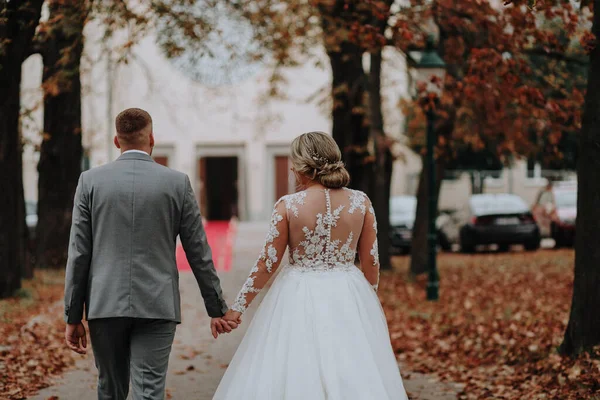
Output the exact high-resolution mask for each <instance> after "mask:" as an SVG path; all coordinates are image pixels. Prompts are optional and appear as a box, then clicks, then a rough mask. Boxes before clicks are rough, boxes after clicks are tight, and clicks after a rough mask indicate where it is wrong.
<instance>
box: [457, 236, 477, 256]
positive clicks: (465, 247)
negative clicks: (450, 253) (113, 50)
mask: <svg viewBox="0 0 600 400" xmlns="http://www.w3.org/2000/svg"><path fill="white" fill-rule="evenodd" d="M467 236H468V235H467V234H466V232H461V235H460V251H461V252H462V253H467V254H470V253H475V243H473V241H472V240H469V238H468V237H467Z"/></svg>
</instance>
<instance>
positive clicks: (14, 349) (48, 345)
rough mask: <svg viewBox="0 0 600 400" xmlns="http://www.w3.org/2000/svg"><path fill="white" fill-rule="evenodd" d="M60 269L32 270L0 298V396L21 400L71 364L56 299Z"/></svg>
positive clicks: (61, 277) (60, 284)
mask: <svg viewBox="0 0 600 400" xmlns="http://www.w3.org/2000/svg"><path fill="white" fill-rule="evenodd" d="M63 284H64V272H62V271H36V277H35V279H33V280H31V281H24V282H23V289H21V290H20V291H19V293H18V296H17V297H16V298H13V299H7V300H0V399H11V400H12V399H15V400H16V399H25V398H27V396H28V395H31V394H33V393H35V392H37V391H38V390H39V389H40V388H42V387H45V386H48V383H49V380H50V379H51V378H52V377H53V376H56V375H58V374H60V373H61V372H62V371H63V370H64V369H66V368H67V367H69V366H70V365H72V364H73V358H72V356H71V354H70V352H69V350H68V349H67V348H66V347H65V346H64V345H63V343H64V342H63V337H62V335H63V332H64V324H63V322H62V319H61V318H60V315H61V314H62V312H61V310H58V309H57V310H54V309H52V310H49V309H50V308H57V307H56V301H57V300H59V299H60V298H61V297H62V296H63V287H64V286H63Z"/></svg>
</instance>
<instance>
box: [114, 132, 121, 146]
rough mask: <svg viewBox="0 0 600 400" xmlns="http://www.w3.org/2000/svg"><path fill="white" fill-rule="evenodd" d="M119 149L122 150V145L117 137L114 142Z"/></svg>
mask: <svg viewBox="0 0 600 400" xmlns="http://www.w3.org/2000/svg"><path fill="white" fill-rule="evenodd" d="M113 142H114V143H115V146H116V147H117V149H120V148H121V143H119V138H118V137H117V136H116V135H115V139H114V140H113Z"/></svg>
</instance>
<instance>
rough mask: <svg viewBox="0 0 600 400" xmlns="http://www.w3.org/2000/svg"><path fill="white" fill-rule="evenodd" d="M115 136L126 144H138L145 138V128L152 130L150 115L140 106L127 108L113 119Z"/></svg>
mask: <svg viewBox="0 0 600 400" xmlns="http://www.w3.org/2000/svg"><path fill="white" fill-rule="evenodd" d="M115 125H116V128H117V136H118V138H119V140H120V141H122V142H125V143H127V144H130V145H132V144H140V142H143V141H144V140H145V137H144V136H146V135H145V133H146V132H145V131H146V130H147V128H149V129H150V132H151V131H152V117H151V116H150V114H148V113H147V112H146V111H144V110H142V109H141V108H128V109H127V110H124V111H121V112H120V113H119V115H117V118H116V119H115Z"/></svg>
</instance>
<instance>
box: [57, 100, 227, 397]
mask: <svg viewBox="0 0 600 400" xmlns="http://www.w3.org/2000/svg"><path fill="white" fill-rule="evenodd" d="M116 129H117V135H116V137H115V139H114V142H115V145H116V146H117V148H119V149H121V153H122V155H121V156H120V157H119V158H118V159H117V160H116V161H115V162H112V163H109V164H107V165H104V166H102V167H99V168H94V169H92V170H90V171H87V172H84V173H82V174H81V176H80V177H79V184H78V186H77V191H76V193H75V201H74V203H75V204H74V207H73V224H72V227H71V238H70V242H69V258H68V262H67V271H66V278H65V321H66V322H67V327H66V332H65V339H66V342H67V345H68V347H69V348H71V349H72V350H73V351H76V352H78V353H81V354H84V353H85V352H86V347H87V341H86V332H85V327H84V325H83V324H82V323H81V320H82V318H83V312H84V305H85V311H86V317H87V320H88V325H89V329H90V338H91V341H92V348H93V350H94V358H95V360H96V367H97V368H98V374H99V379H98V399H111V400H113V399H116V400H125V398H126V397H127V394H128V391H129V381H130V380H131V385H132V392H133V399H134V400H137V399H142V398H143V399H163V398H164V394H165V378H166V373H167V365H168V360H169V354H170V352H171V345H172V343H173V337H174V335H175V327H176V325H177V324H178V323H180V322H181V310H180V298H179V274H178V272H177V265H176V262H175V246H176V238H177V236H178V235H179V236H180V238H181V243H182V244H183V248H184V249H185V252H186V255H187V259H188V261H189V263H190V266H191V268H192V271H193V273H194V276H195V277H196V280H197V282H198V286H199V287H200V291H201V293H202V297H203V298H204V305H205V307H206V310H207V311H208V314H209V315H210V316H211V317H212V321H211V330H212V334H213V336H214V337H217V336H218V334H220V333H225V332H230V331H231V329H232V328H233V329H235V328H236V327H237V324H236V323H235V322H233V321H230V322H227V321H225V320H223V319H222V318H221V317H222V316H223V315H224V314H225V312H226V311H227V305H226V304H225V301H224V300H223V294H222V292H221V285H220V282H219V278H218V277H217V274H216V272H215V267H214V265H213V261H212V254H211V250H210V247H209V246H208V244H207V242H206V234H205V232H204V228H203V226H202V220H201V217H200V210H199V209H198V204H197V202H196V199H195V197H194V192H193V190H192V186H191V184H190V180H189V178H188V177H187V176H186V175H185V174H182V173H180V172H176V171H173V170H171V169H168V168H165V167H163V166H161V165H159V164H157V163H155V162H154V161H153V160H152V158H151V157H150V154H152V148H153V147H154V136H153V134H152V119H151V117H150V115H149V114H148V113H147V112H146V111H144V110H141V109H138V108H130V109H127V110H125V111H123V112H121V113H120V114H119V115H118V116H117V118H116Z"/></svg>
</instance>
